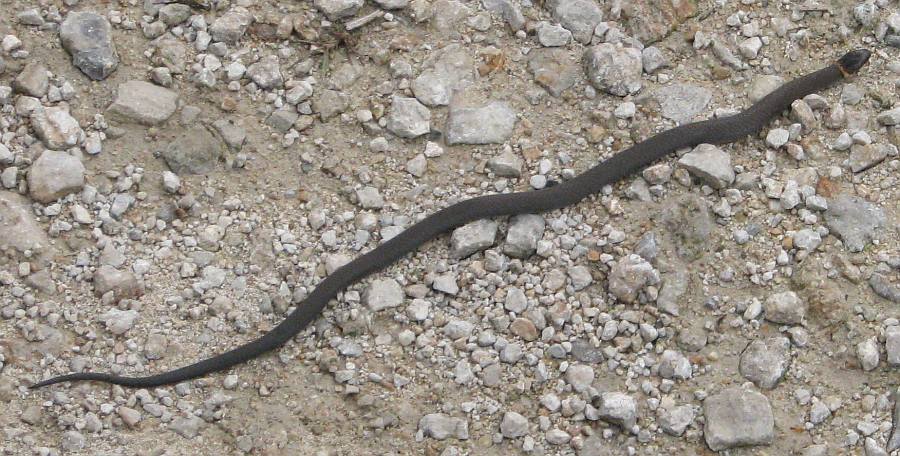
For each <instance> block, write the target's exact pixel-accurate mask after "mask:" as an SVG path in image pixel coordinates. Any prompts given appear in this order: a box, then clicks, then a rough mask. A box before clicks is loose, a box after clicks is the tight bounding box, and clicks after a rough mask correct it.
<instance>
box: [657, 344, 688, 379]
mask: <svg viewBox="0 0 900 456" xmlns="http://www.w3.org/2000/svg"><path fill="white" fill-rule="evenodd" d="M659 376H660V377H662V378H667V379H670V380H688V379H690V378H691V377H692V376H693V369H692V368H691V362H690V361H689V360H688V359H687V357H686V356H684V355H682V354H681V353H680V352H677V351H675V350H666V351H664V352H663V354H662V356H660V357H659Z"/></svg>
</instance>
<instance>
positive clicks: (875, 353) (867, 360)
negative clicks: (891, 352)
mask: <svg viewBox="0 0 900 456" xmlns="http://www.w3.org/2000/svg"><path fill="white" fill-rule="evenodd" d="M856 357H857V359H859V365H860V367H862V370H864V371H866V372H869V371H873V370H875V368H877V367H878V363H879V362H881V352H880V350H879V348H878V339H876V338H874V337H870V338H868V339H866V340H864V341H862V342H860V343H858V344H856Z"/></svg>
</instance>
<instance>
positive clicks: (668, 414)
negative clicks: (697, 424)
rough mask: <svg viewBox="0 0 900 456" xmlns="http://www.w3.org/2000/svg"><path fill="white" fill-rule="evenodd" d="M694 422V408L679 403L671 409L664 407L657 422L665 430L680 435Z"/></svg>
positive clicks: (673, 434) (667, 432)
mask: <svg viewBox="0 0 900 456" xmlns="http://www.w3.org/2000/svg"><path fill="white" fill-rule="evenodd" d="M693 422H694V409H693V408H692V407H691V406H690V405H679V406H676V407H672V408H670V409H662V412H660V414H659V417H658V418H657V419H656V424H658V425H659V428H660V429H662V431H663V432H665V433H666V434H669V435H671V436H675V437H679V436H681V435H682V434H684V430H685V429H687V427H688V426H690V425H691V423H693Z"/></svg>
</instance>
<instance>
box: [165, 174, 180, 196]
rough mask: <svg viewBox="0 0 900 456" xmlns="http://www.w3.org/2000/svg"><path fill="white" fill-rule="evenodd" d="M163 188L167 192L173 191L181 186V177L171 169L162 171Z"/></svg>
mask: <svg viewBox="0 0 900 456" xmlns="http://www.w3.org/2000/svg"><path fill="white" fill-rule="evenodd" d="M162 185H163V190H165V191H167V192H169V193H175V192H177V191H178V190H179V189H180V188H181V179H180V178H179V177H178V175H177V174H175V173H173V172H171V171H163V173H162Z"/></svg>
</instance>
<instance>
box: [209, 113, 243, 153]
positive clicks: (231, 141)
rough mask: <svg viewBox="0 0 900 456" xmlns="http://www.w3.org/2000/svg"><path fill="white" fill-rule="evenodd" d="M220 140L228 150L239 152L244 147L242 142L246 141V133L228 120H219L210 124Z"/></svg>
mask: <svg viewBox="0 0 900 456" xmlns="http://www.w3.org/2000/svg"><path fill="white" fill-rule="evenodd" d="M212 126H213V128H215V130H216V132H217V133H219V136H221V137H222V140H223V141H225V144H226V145H227V146H228V148H229V149H231V150H233V151H240V150H241V149H242V148H243V147H244V141H246V140H247V132H246V130H244V129H243V128H242V127H240V126H238V125H235V123H234V122H233V121H231V120H228V119H219V120H217V121H215V122H213V124H212Z"/></svg>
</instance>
